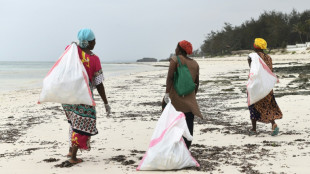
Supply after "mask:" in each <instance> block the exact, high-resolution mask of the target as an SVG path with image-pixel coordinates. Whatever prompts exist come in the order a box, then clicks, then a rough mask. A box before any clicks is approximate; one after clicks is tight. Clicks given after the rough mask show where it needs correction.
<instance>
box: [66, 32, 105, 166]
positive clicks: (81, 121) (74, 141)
mask: <svg viewBox="0 0 310 174" xmlns="http://www.w3.org/2000/svg"><path fill="white" fill-rule="evenodd" d="M78 40H79V43H78V53H79V57H80V59H81V61H82V63H83V65H84V67H85V69H86V71H87V75H88V77H89V86H90V89H91V92H92V93H93V89H94V88H96V89H97V91H98V93H99V95H100V97H101V99H102V100H103V102H104V104H105V108H106V112H107V115H109V114H110V112H111V108H110V106H109V104H108V100H107V97H106V94H105V89H104V86H103V83H102V82H103V80H104V77H103V73H102V69H101V63H100V59H99V57H98V56H96V55H95V54H94V53H93V52H92V50H93V49H94V47H95V45H96V40H95V35H94V33H93V32H92V31H91V30H90V29H87V28H85V29H81V30H80V31H79V33H78ZM63 108H64V111H65V113H66V116H67V119H68V122H69V123H70V133H69V139H70V149H69V154H68V157H70V160H68V161H66V162H65V163H64V164H63V165H64V166H68V165H72V164H76V163H80V162H82V161H83V160H82V159H78V158H76V153H77V151H78V149H84V150H89V149H90V146H89V142H90V137H91V136H93V135H96V134H98V130H97V128H96V110H95V107H94V106H90V105H84V104H78V105H69V104H63Z"/></svg>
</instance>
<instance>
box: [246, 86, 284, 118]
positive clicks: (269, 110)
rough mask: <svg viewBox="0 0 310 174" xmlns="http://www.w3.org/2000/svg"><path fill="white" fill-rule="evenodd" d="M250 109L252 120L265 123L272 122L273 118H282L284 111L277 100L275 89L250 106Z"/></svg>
mask: <svg viewBox="0 0 310 174" xmlns="http://www.w3.org/2000/svg"><path fill="white" fill-rule="evenodd" d="M249 111H250V117H251V119H252V120H257V121H259V122H263V123H270V122H271V121H272V120H276V119H281V118H282V112H281V110H280V108H279V106H278V104H277V102H276V99H275V97H274V95H273V91H271V92H270V93H269V94H268V95H267V96H266V97H265V98H263V99H262V100H260V101H258V102H257V103H254V104H252V105H251V106H249Z"/></svg>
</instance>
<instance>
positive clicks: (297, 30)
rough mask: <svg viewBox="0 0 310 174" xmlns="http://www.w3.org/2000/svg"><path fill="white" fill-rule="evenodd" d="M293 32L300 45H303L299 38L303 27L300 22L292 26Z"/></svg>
mask: <svg viewBox="0 0 310 174" xmlns="http://www.w3.org/2000/svg"><path fill="white" fill-rule="evenodd" d="M293 32H295V33H298V34H299V38H300V41H301V43H303V41H302V37H301V36H302V34H303V33H304V25H303V24H302V23H301V22H298V23H297V24H294V25H293Z"/></svg>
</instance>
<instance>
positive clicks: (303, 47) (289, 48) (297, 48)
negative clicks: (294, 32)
mask: <svg viewBox="0 0 310 174" xmlns="http://www.w3.org/2000/svg"><path fill="white" fill-rule="evenodd" d="M307 48H310V42H306V43H305V44H296V45H287V46H286V51H304V50H307Z"/></svg>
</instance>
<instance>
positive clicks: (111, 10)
mask: <svg viewBox="0 0 310 174" xmlns="http://www.w3.org/2000/svg"><path fill="white" fill-rule="evenodd" d="M293 8H295V9H296V10H297V11H298V12H303V11H304V10H307V8H308V9H310V2H309V0H259V1H251V0H235V1H232V0H0V31H1V32H0V61H56V60H57V59H58V57H59V56H60V55H61V53H62V52H63V51H64V48H65V47H66V45H68V44H70V43H71V41H76V40H77V33H78V31H79V29H81V28H91V29H92V30H93V31H94V33H95V36H96V42H97V44H96V47H95V49H94V52H95V54H97V55H98V56H99V58H100V59H101V61H103V62H130V61H136V60H137V59H140V58H143V57H154V58H157V59H164V58H167V57H168V56H169V54H170V53H173V52H174V49H175V47H176V45H177V42H178V41H181V40H184V39H185V40H188V41H190V42H191V43H192V44H193V47H194V49H197V48H199V47H200V45H201V44H202V43H203V40H204V39H205V37H206V36H207V34H208V33H209V32H210V31H211V30H220V29H221V28H222V27H223V25H224V22H229V23H231V24H232V25H233V26H236V25H240V24H241V23H243V22H244V21H245V20H249V19H251V18H254V19H257V18H258V16H259V15H260V14H261V13H263V12H264V11H271V10H276V11H281V12H291V11H292V9H293Z"/></svg>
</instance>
